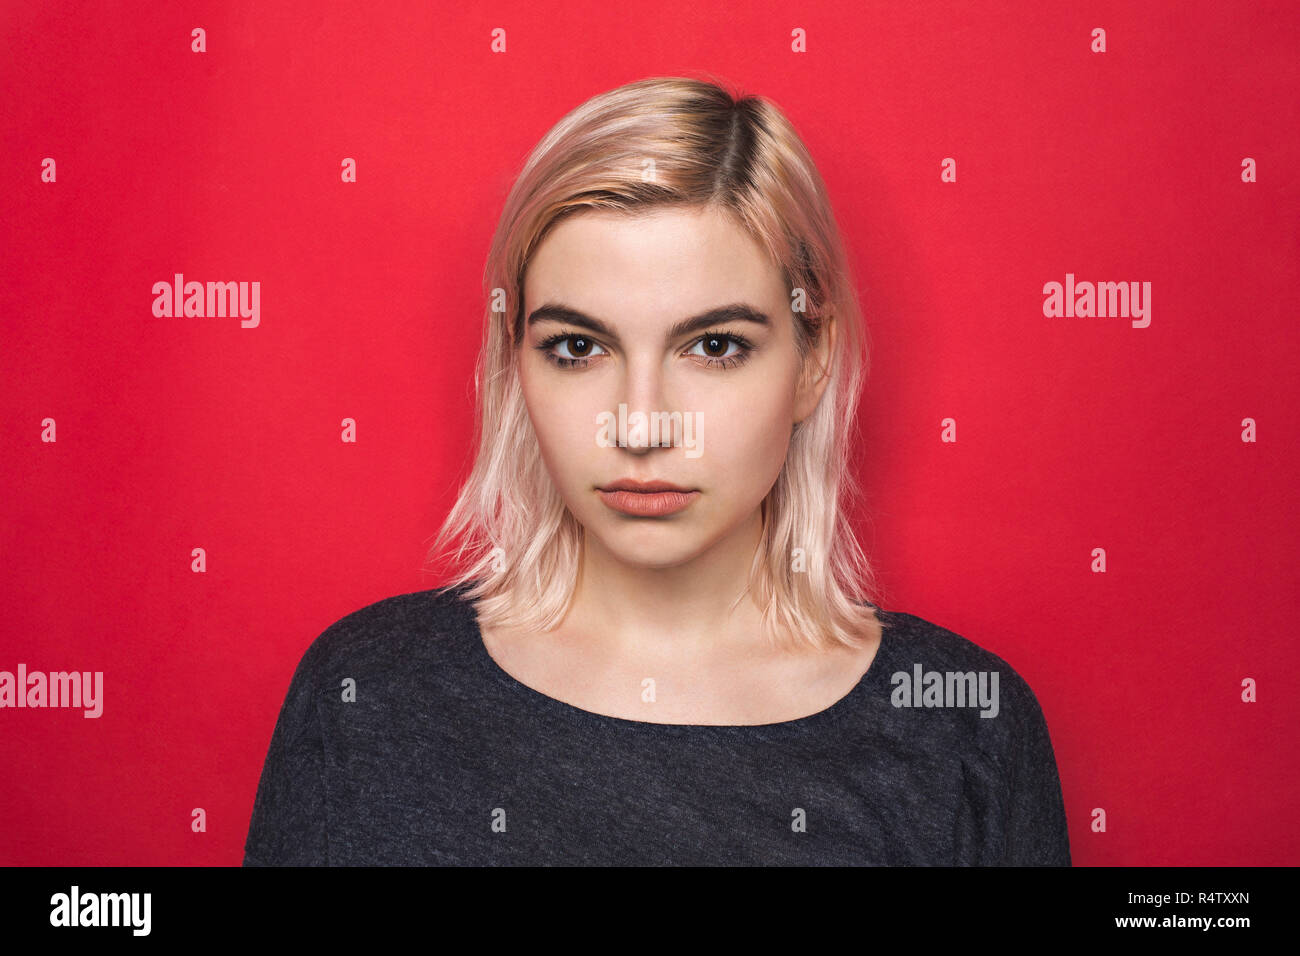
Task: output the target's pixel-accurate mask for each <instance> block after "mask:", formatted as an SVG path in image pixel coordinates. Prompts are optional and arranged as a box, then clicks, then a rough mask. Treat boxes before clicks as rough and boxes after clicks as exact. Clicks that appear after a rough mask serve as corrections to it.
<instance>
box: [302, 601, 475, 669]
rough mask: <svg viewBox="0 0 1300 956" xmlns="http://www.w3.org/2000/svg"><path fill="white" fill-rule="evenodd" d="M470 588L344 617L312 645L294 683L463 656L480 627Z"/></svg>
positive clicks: (374, 605) (413, 666) (365, 609)
mask: <svg viewBox="0 0 1300 956" xmlns="http://www.w3.org/2000/svg"><path fill="white" fill-rule="evenodd" d="M466 589H467V586H465V585H460V586H456V585H447V586H443V587H437V588H430V589H427V590H422V591H412V592H409V593H405V594H395V595H392V596H390V597H386V598H381V599H380V600H378V601H373V602H371V603H370V604H367V605H364V606H363V607H361V608H358V609H357V610H355V611H352V612H351V613H349V614H346V615H344V616H343V617H341V618H339V619H338V620H336V621H335V622H334V623H332V624H330V625H329V626H328V627H326V628H325V629H324V630H323V631H321V633H320V634H319V635H318V636H317V637H316V638H315V639H314V640H313V641H312V642H311V644H310V646H309V647H308V648H307V650H306V651H305V652H304V653H303V656H302V660H301V661H300V663H299V665H298V671H299V674H298V675H295V679H298V676H299V675H301V676H302V677H304V678H308V677H315V676H319V675H324V674H328V675H336V674H339V673H347V674H349V675H350V676H353V677H355V678H357V679H360V678H362V677H365V676H369V675H373V674H376V673H385V674H387V673H391V672H393V671H394V670H395V669H402V670H407V671H409V670H414V669H417V668H419V667H420V666H422V665H430V664H438V663H440V662H447V661H450V660H452V659H457V658H460V657H463V655H464V653H465V650H466V649H467V647H468V642H469V640H470V639H471V638H472V637H473V636H474V635H475V633H476V628H477V622H476V616H475V612H474V606H473V603H472V602H470V601H469V600H468V599H466V597H465V591H466Z"/></svg>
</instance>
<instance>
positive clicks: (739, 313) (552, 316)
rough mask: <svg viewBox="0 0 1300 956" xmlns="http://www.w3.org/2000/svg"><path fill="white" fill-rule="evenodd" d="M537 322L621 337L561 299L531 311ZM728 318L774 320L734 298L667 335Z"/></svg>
mask: <svg viewBox="0 0 1300 956" xmlns="http://www.w3.org/2000/svg"><path fill="white" fill-rule="evenodd" d="M535 322H564V323H567V324H569V325H579V326H582V327H583V328H587V329H591V330H592V331H593V332H597V333H599V334H600V335H604V336H606V337H607V338H610V339H613V340H615V341H617V340H618V333H617V332H615V331H614V330H613V328H611V327H610V326H609V325H607V324H606V323H604V322H602V321H600V319H597V318H595V317H593V316H590V315H587V314H585V313H583V312H579V311H578V310H577V309H573V308H570V307H569V306H567V305H562V304H559V303H552V302H548V303H546V304H545V305H542V306H538V307H537V308H536V309H534V310H533V311H532V312H530V313H529V314H528V325H529V326H532V325H533V324H534V323H535ZM725 322H753V323H755V324H757V325H762V326H770V325H771V324H772V320H771V319H769V318H768V317H767V315H766V314H765V313H763V312H760V311H759V310H758V309H755V308H753V307H752V306H748V305H745V304H744V303H743V302H733V303H731V304H730V305H723V306H719V307H718V308H716V309H709V311H707V312H701V313H700V314H699V315H696V316H692V317H691V318H689V319H682V320H681V321H680V322H677V323H675V324H674V325H673V327H672V328H671V329H669V330H668V338H670V339H675V338H678V337H679V336H682V335H688V334H690V333H691V332H695V331H698V330H699V329H707V328H708V327H709V326H712V325H721V324H723V323H725Z"/></svg>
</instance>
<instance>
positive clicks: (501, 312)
mask: <svg viewBox="0 0 1300 956" xmlns="http://www.w3.org/2000/svg"><path fill="white" fill-rule="evenodd" d="M665 206H684V207H720V208H721V209H723V210H725V211H727V212H729V213H730V214H731V215H732V216H733V217H734V220H735V221H736V222H737V223H738V224H739V225H740V226H741V227H742V228H744V229H745V230H747V231H748V233H749V234H750V235H752V236H753V237H754V238H755V239H756V240H757V241H758V243H759V245H760V246H761V247H762V248H764V249H765V250H766V251H767V253H768V255H769V256H770V258H771V260H772V261H773V263H774V264H776V265H777V266H778V267H779V268H780V270H781V274H782V277H783V279H784V281H785V283H786V287H787V289H788V290H789V291H790V293H791V303H792V304H791V309H790V319H791V321H792V322H793V323H794V333H795V334H794V340H795V345H796V348H797V350H798V353H799V355H800V356H802V357H804V358H807V356H808V354H809V350H810V348H811V346H812V344H814V343H816V342H817V341H818V339H819V337H820V336H821V335H822V333H823V329H824V327H825V323H826V321H827V320H828V319H829V318H832V317H833V319H834V321H835V328H836V333H837V334H836V336H835V348H834V350H833V352H832V354H831V356H830V363H829V369H828V370H827V369H824V368H822V367H820V366H817V363H815V362H812V363H806V365H808V364H810V365H812V366H814V367H815V369H814V374H821V373H823V372H826V371H828V372H829V375H830V380H829V382H828V383H827V385H826V388H825V391H824V392H823V393H822V396H821V400H820V401H819V402H818V405H817V408H816V410H815V411H814V412H813V413H812V414H811V415H810V416H809V417H808V418H806V419H805V420H804V421H802V422H800V423H799V424H798V425H796V426H795V428H794V429H793V432H792V435H791V442H790V448H789V452H788V454H787V456H786V461H785V464H784V466H783V468H782V470H781V472H780V475H779V476H778V477H777V480H776V482H775V484H774V485H773V487H772V489H771V490H770V491H769V492H768V494H767V496H766V497H765V498H764V499H763V503H762V518H763V533H762V539H761V543H760V545H759V547H758V549H757V550H756V552H755V555H754V561H753V564H752V565H751V567H750V572H749V580H748V582H747V587H746V588H745V589H744V590H742V591H741V593H740V597H738V598H737V600H739V599H740V598H743V597H744V596H745V594H750V595H751V596H752V599H753V600H754V602H755V603H756V605H757V606H758V607H759V608H760V609H761V611H762V615H763V623H764V629H765V633H766V636H767V637H768V638H769V639H770V640H772V641H773V642H791V641H794V642H798V641H802V642H805V643H807V644H811V645H812V646H814V647H819V648H829V647H831V646H834V645H835V644H843V645H847V646H851V647H852V646H858V645H859V644H860V643H861V642H863V641H864V640H865V639H866V637H867V636H868V634H871V633H874V628H875V625H876V624H877V618H876V616H875V613H874V609H873V607H872V605H877V601H876V600H875V596H874V592H875V588H876V584H875V574H874V570H873V568H872V566H871V564H870V562H869V561H868V559H867V557H866V555H865V553H864V552H863V550H862V548H861V546H860V545H859V543H858V540H857V538H856V536H855V534H854V530H853V528H852V527H851V525H850V522H849V519H848V512H849V509H850V507H851V506H852V503H853V501H854V499H855V498H856V496H857V495H858V493H859V490H858V487H857V485H856V482H855V481H854V478H853V476H852V475H851V474H850V471H849V467H848V464H849V461H848V458H849V449H850V447H851V444H852V441H851V439H852V437H853V435H854V430H855V421H856V415H857V407H858V401H859V395H860V392H861V388H862V384H863V382H864V380H865V376H866V371H867V367H868V360H869V352H868V345H867V332H866V329H865V326H864V324H863V320H862V313H861V307H860V305H859V303H858V297H857V291H856V289H855V287H854V285H853V280H852V276H851V273H850V270H849V266H848V261H847V256H846V253H845V250H844V245H843V240H842V238H841V235H840V231H839V227H838V225H837V223H836V220H835V217H834V214H833V212H832V210H831V206H830V201H829V198H828V195H827V192H826V188H825V184H824V183H823V181H822V178H821V175H820V173H819V172H818V170H817V168H816V166H815V165H814V163H813V161H812V158H811V156H810V155H809V153H808V150H807V148H806V147H805V145H804V143H803V141H802V140H801V138H800V137H799V135H798V133H797V132H796V131H795V129H794V127H793V125H792V124H791V123H790V121H789V120H788V119H787V118H786V116H785V115H784V114H783V113H782V112H781V110H780V109H779V108H778V107H777V106H776V105H775V104H773V103H772V102H771V101H770V100H768V99H765V98H763V97H760V96H756V95H746V94H741V93H733V92H730V91H729V90H728V88H727V87H726V85H724V84H723V83H722V82H720V81H718V80H716V79H715V78H713V77H707V78H687V77H653V78H649V79H643V80H639V81H636V82H633V83H628V84H626V85H624V86H620V87H618V88H617V89H613V90H610V91H608V92H605V93H601V94H599V95H597V96H594V97H592V98H591V99H589V100H587V101H586V102H585V103H583V104H582V105H580V106H578V107H577V108H576V109H574V110H572V111H571V112H569V113H568V114H567V115H566V116H564V117H563V118H562V119H561V120H560V121H559V122H558V123H556V124H555V126H554V127H553V128H552V129H551V130H550V131H549V132H547V133H546V135H545V136H543V137H542V139H541V141H540V142H539V143H538V144H537V145H536V146H535V147H534V149H533V150H532V152H531V153H530V155H529V156H528V158H527V160H526V162H525V163H524V166H523V169H522V171H521V172H520V173H519V175H518V177H516V179H515V181H514V183H513V186H512V188H511V189H510V192H509V194H508V196H507V198H506V201H505V206H504V209H503V211H502V213H501V217H500V220H499V221H498V223H497V227H496V231H495V234H494V235H493V239H492V244H491V248H490V250H489V253H488V257H487V264H486V267H485V270H484V286H485V288H484V291H485V298H486V305H485V320H484V327H483V342H482V347H481V350H480V353H479V358H478V363H477V367H476V369H475V374H474V387H475V393H476V421H475V431H476V434H477V448H476V451H475V457H474V463H473V468H472V470H471V472H470V475H469V477H468V478H467V479H466V481H465V483H464V484H463V486H462V487H461V489H460V492H459V495H458V497H457V500H456V502H455V504H454V505H453V507H452V508H451V510H450V512H449V513H448V515H447V518H446V520H445V522H444V523H443V525H442V527H441V529H440V530H439V532H438V534H437V536H436V540H435V541H434V544H433V546H432V547H431V549H430V551H429V555H428V562H427V565H428V567H429V569H430V570H432V571H442V572H444V576H446V572H449V573H450V580H449V581H448V584H449V585H457V586H459V585H468V587H467V589H466V590H465V592H464V594H465V596H466V597H467V598H469V599H471V600H473V601H475V602H476V606H477V610H478V616H479V620H480V623H483V624H491V625H493V626H503V627H524V628H528V629H532V630H549V629H551V628H552V627H554V626H556V625H557V624H558V623H559V622H560V621H561V619H562V618H563V617H564V614H565V613H566V611H567V609H568V606H569V603H570V602H571V600H572V597H573V593H574V589H575V586H576V583H577V580H578V571H579V567H580V562H581V560H582V552H583V529H582V525H581V524H580V523H579V522H578V520H577V519H576V518H575V517H574V515H573V514H572V512H570V511H569V509H568V508H567V506H566V505H565V504H564V502H563V500H562V499H561V497H560V495H559V492H558V491H557V490H556V488H555V486H554V483H553V482H552V480H551V478H550V475H549V474H548V472H547V470H546V467H545V465H544V463H543V460H542V456H541V451H540V446H539V444H538V441H537V437H536V434H535V432H534V431H533V426H532V422H531V421H530V419H529V416H528V411H527V408H526V406H525V404H524V400H523V393H522V391H521V388H520V382H519V377H518V373H517V366H516V362H517V347H518V345H519V344H520V343H522V341H523V334H524V270H525V268H526V267H527V265H528V262H529V260H530V257H531V256H532V254H533V252H534V250H536V249H537V248H538V245H539V244H540V243H541V242H542V240H543V239H544V238H545V237H546V235H547V234H548V232H549V231H550V230H551V228H553V227H554V226H555V225H556V224H557V223H559V222H560V221H562V220H563V219H564V218H565V217H567V216H570V215H573V214H575V213H578V212H580V211H583V210H611V211H620V212H624V213H626V214H628V215H636V214H637V213H640V212H646V211H650V210H652V209H653V208H654V207H665ZM800 290H802V291H800ZM877 606H878V605H877ZM733 607H734V604H733Z"/></svg>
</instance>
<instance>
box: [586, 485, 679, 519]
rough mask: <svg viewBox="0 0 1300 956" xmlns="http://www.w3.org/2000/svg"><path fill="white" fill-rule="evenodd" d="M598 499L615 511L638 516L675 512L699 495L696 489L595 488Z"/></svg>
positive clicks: (654, 516) (648, 516) (660, 515)
mask: <svg viewBox="0 0 1300 956" xmlns="http://www.w3.org/2000/svg"><path fill="white" fill-rule="evenodd" d="M596 494H598V495H600V500H601V501H603V502H605V504H606V505H608V506H609V507H611V508H613V509H614V510H615V511H620V512H622V513H623V514H626V515H635V516H636V517H639V518H658V517H662V516H663V515H671V514H676V513H677V512H679V511H681V510H682V509H683V508H685V507H686V506H687V505H689V504H690V503H691V502H692V501H694V500H695V499H696V498H698V497H699V494H700V493H699V492H698V491H654V492H646V491H605V490H604V489H601V488H597V489H596Z"/></svg>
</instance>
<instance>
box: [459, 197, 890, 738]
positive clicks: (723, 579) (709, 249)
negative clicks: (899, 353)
mask: <svg viewBox="0 0 1300 956" xmlns="http://www.w3.org/2000/svg"><path fill="white" fill-rule="evenodd" d="M737 303H740V304H744V305H747V306H749V307H751V308H752V309H754V310H755V311H756V312H758V313H761V314H763V315H765V316H767V317H768V318H769V320H770V321H769V323H768V324H766V325H762V324H759V323H755V322H749V321H736V320H727V321H723V322H713V323H711V324H709V325H708V326H706V327H704V328H701V329H697V330H693V331H691V332H690V333H688V334H681V335H678V336H676V337H669V329H670V327H671V326H673V325H674V324H675V323H678V322H680V321H682V320H683V319H688V318H692V317H695V316H697V315H701V314H703V313H705V312H708V311H710V310H712V309H716V308H718V307H720V306H725V305H732V304H737ZM559 304H562V305H563V306H565V307H567V308H569V309H572V310H576V311H577V312H578V313H581V314H583V315H585V316H588V317H592V318H595V319H596V320H597V321H598V322H600V323H602V324H603V325H604V326H606V327H607V330H608V332H612V333H613V334H607V333H606V332H602V331H596V330H594V329H592V328H590V327H588V326H587V325H584V324H583V323H582V322H581V321H568V320H566V321H557V320H555V319H553V318H546V319H544V320H540V321H535V322H532V323H529V324H526V326H525V329H524V341H523V342H522V343H521V344H520V347H519V349H518V351H517V361H518V369H519V377H520V383H521V386H522V389H523V393H524V400H525V403H526V405H527V407H528V412H529V417H530V418H531V420H532V423H533V428H534V431H535V432H536V435H537V440H538V442H539V443H540V447H541V453H542V457H543V460H544V461H545V463H546V467H547V469H548V471H549V473H550V475H551V479H552V481H554V483H555V486H556V488H557V490H558V491H559V493H560V495H561V497H562V498H563V500H564V502H565V504H566V505H567V506H568V508H569V510H570V511H571V512H573V514H574V516H575V517H576V518H577V519H578V521H579V522H580V523H581V524H582V526H583V529H584V535H585V539H584V560H583V561H582V564H581V567H580V571H579V576H578V581H577V587H576V591H575V594H574V598H573V602H572V604H571V605H570V608H569V610H568V612H567V614H566V615H565V617H564V619H563V621H562V622H561V623H560V626H559V627H558V628H556V629H555V630H552V631H547V632H540V631H532V632H528V633H521V632H518V631H515V630H510V629H504V628H492V627H484V628H482V631H483V642H484V645H485V646H486V648H487V650H488V653H489V654H491V656H492V657H493V659H494V660H495V661H496V662H497V664H498V665H499V666H500V667H501V668H502V669H503V670H505V671H506V672H507V673H508V674H510V675H511V676H513V677H514V678H515V679H516V680H518V681H520V682H521V683H523V684H526V685H528V686H529V687H531V688H533V689H534V690H537V691H539V692H541V693H543V694H546V695H548V696H550V697H553V698H556V699H557V700H560V701H563V702H565V703H567V704H570V705H572V706H574V707H578V708H581V709H583V710H587V711H591V712H593V713H597V714H604V715H607V716H612V717H620V718H623V719H626V720H637V721H645V722H650V723H669V724H735V725H750V724H767V723H779V722H784V721H789V720H796V719H798V718H801V717H806V716H809V715H811V714H815V713H817V712H819V711H822V710H825V709H826V708H828V707H830V706H831V705H833V704H834V703H835V702H837V701H838V700H840V699H841V698H842V697H844V696H845V695H846V694H848V693H849V691H850V690H851V689H852V688H853V687H854V685H856V684H857V683H858V682H859V680H860V679H861V678H862V675H863V674H864V673H865V672H866V671H867V669H868V668H869V667H870V665H871V661H872V660H873V659H874V658H875V655H876V650H877V648H878V647H879V645H880V630H879V627H878V626H876V627H875V628H874V629H873V632H872V633H870V634H867V635H864V637H865V638H866V641H865V643H864V645H863V646H862V647H861V648H853V649H849V648H842V649H841V648H836V649H834V650H820V651H819V650H812V649H800V650H785V649H775V650H774V649H773V648H772V647H771V646H770V644H769V642H768V641H767V640H766V639H765V638H764V636H763V634H762V630H761V616H760V612H759V609H758V607H757V605H756V604H755V603H754V602H753V600H752V598H751V597H750V596H749V595H746V596H745V597H744V598H743V599H742V600H741V602H740V603H739V604H738V605H737V606H736V608H735V610H734V611H731V610H729V605H730V604H731V603H732V601H733V600H734V598H735V597H736V596H737V595H738V594H740V593H741V592H742V591H744V590H745V585H746V581H747V577H748V572H749V567H750V563H751V562H752V560H753V557H754V554H755V550H756V548H757V547H758V544H759V539H760V530H761V527H762V516H761V512H760V510H759V509H760V504H761V502H762V500H763V498H764V497H765V496H766V495H767V493H768V491H769V490H770V489H771V487H772V485H773V484H774V483H775V481H776V479H777V476H778V474H779V473H780V470H781V467H782V465H783V463H784V461H785V457H786V453H787V451H788V448H789V443H790V436H791V429H792V427H793V426H794V424H795V423H796V422H799V421H802V420H803V419H804V418H806V417H807V416H808V415H810V414H811V413H812V412H813V411H814V410H815V409H816V407H817V402H818V401H819V399H820V398H821V395H822V393H823V391H824V390H825V387H826V384H827V382H828V379H827V377H826V375H825V374H824V372H823V371H822V369H823V368H825V366H826V363H827V361H828V357H829V355H830V353H831V349H832V348H833V345H834V336H835V334H836V331H835V326H834V323H833V322H829V323H828V324H827V327H826V332H825V333H824V334H823V336H822V339H821V341H820V342H818V343H817V344H816V347H815V348H814V350H813V353H812V354H811V355H810V357H809V359H808V361H807V362H806V363H801V361H800V357H799V354H798V352H797V351H796V348H795V339H794V325H793V317H792V316H791V313H790V290H789V289H787V288H786V286H785V284H784V282H783V281H782V277H781V273H780V270H779V269H778V268H777V267H776V265H774V264H773V263H771V262H770V261H769V260H768V259H767V257H766V256H765V254H764V253H763V250H762V248H761V247H760V246H759V245H758V244H757V243H756V242H755V241H754V240H753V239H752V238H751V237H750V236H749V235H748V234H747V233H746V232H745V231H744V230H743V229H742V228H741V227H740V226H739V225H738V224H737V223H736V222H735V221H734V220H733V219H732V218H731V217H730V216H729V215H728V214H727V213H725V212H722V211H720V210H718V209H715V208H708V209H699V208H692V209H680V208H678V209H667V208H659V209H655V210H653V211H652V212H650V213H649V214H647V215H643V216H639V217H637V218H628V217H626V216H623V215H620V214H618V213H613V212H605V211H599V212H584V213H582V214H580V215H578V216H575V217H573V218H570V219H567V220H565V221H563V222H561V223H560V224H559V225H558V226H556V227H555V228H554V229H553V230H552V231H551V232H550V234H548V236H547V237H546V239H545V240H544V241H543V242H542V244H541V245H540V246H539V247H538V249H537V250H536V252H535V253H534V256H533V258H532V259H531V260H530V262H529V265H528V269H527V272H526V275H525V282H524V315H525V317H528V316H531V315H533V313H534V311H535V310H537V309H538V308H539V307H541V306H543V305H547V306H550V305H559ZM723 330H725V331H729V332H734V333H738V334H739V335H741V336H743V337H744V338H745V339H746V340H748V342H749V343H750V344H751V345H752V346H753V347H754V350H753V351H752V352H749V353H748V355H747V358H745V359H744V360H743V361H739V362H738V363H735V364H733V365H732V367H723V366H719V365H716V364H715V365H710V364H709V363H710V359H714V360H721V361H726V360H727V359H731V358H734V356H736V355H738V354H740V353H742V352H746V351H747V350H746V349H745V348H743V347H742V346H741V345H740V344H739V343H737V342H736V341H735V340H732V339H728V338H726V337H722V336H718V335H716V334H714V333H717V332H721V331H723ZM560 333H565V334H567V335H569V336H570V337H569V338H567V339H565V340H562V341H559V342H556V343H554V344H553V345H551V346H549V347H547V348H546V350H545V352H544V351H543V350H542V349H540V348H539V347H538V346H539V345H540V344H541V343H543V342H545V340H546V339H548V338H550V337H553V336H556V335H558V334H560ZM547 354H550V355H552V356H558V357H560V358H564V359H568V360H570V361H575V360H576V361H577V364H576V365H574V366H571V367H567V368H561V367H557V366H556V365H555V364H553V363H552V362H551V361H550V360H548V358H547V357H546V355H547ZM583 361H585V363H586V364H585V365H584V364H582V363H583ZM818 363H820V365H821V367H820V368H819V367H818ZM620 403H626V405H627V408H628V410H629V411H635V410H641V411H644V412H651V411H682V412H685V411H690V412H693V413H695V414H697V415H698V416H699V419H700V421H701V435H700V437H701V450H702V454H701V455H700V456H699V457H697V458H688V457H686V456H685V454H684V452H683V448H682V447H665V446H659V447H654V446H650V447H644V446H643V447H627V446H622V447H618V446H616V447H601V446H600V445H599V444H598V443H597V441H596V438H595V436H596V432H597V425H596V421H597V417H596V416H597V414H598V413H599V412H601V411H609V412H614V413H617V410H618V406H619V404H620ZM621 478H632V479H635V480H638V481H651V480H664V481H670V482H673V483H674V484H677V485H680V486H683V487H686V488H690V489H698V490H699V492H700V494H699V495H697V496H696V497H695V500H693V501H692V503H691V504H690V505H689V506H688V507H687V508H686V509H685V510H684V511H681V512H679V513H677V514H673V515H670V516H665V517H655V518H645V517H629V516H627V515H625V514H621V513H619V512H617V511H615V510H613V509H611V508H610V507H609V506H608V505H606V504H605V502H604V501H602V499H601V497H600V496H599V495H597V494H596V491H595V489H596V487H598V486H601V485H605V484H608V483H610V482H613V481H616V480H618V479H621ZM645 678H651V679H653V681H654V695H655V700H654V701H653V702H646V701H645V700H643V680H644V679H645Z"/></svg>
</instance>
